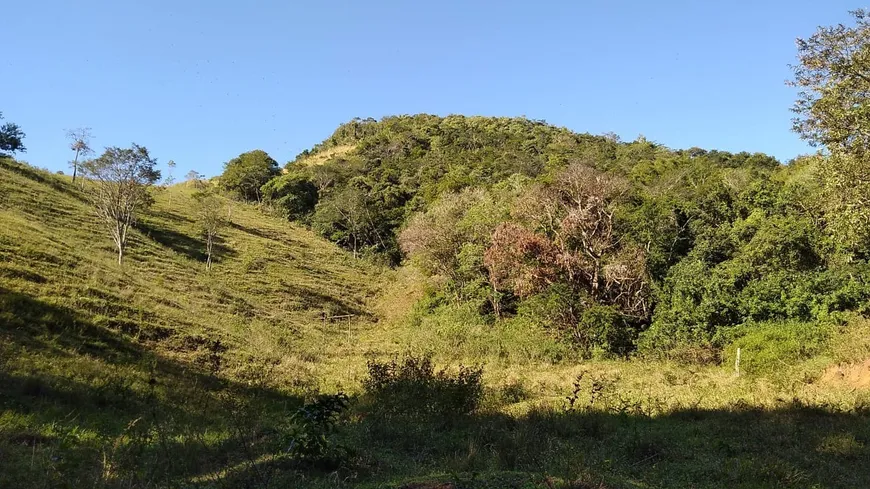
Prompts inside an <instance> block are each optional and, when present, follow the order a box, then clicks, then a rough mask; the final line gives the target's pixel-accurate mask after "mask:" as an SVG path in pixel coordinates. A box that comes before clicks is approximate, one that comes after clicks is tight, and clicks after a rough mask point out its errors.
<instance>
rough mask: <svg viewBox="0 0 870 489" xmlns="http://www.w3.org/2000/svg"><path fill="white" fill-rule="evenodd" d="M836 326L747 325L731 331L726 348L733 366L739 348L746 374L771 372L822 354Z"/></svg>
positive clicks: (805, 324)
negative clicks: (731, 337) (730, 337)
mask: <svg viewBox="0 0 870 489" xmlns="http://www.w3.org/2000/svg"><path fill="white" fill-rule="evenodd" d="M834 330H835V327H834V326H833V325H831V324H828V323H808V322H798V321H787V322H771V323H756V324H746V325H743V326H740V327H739V328H736V329H735V330H734V331H733V338H734V339H733V340H732V341H731V343H730V344H729V345H728V346H727V347H726V348H725V353H726V358H725V361H726V363H727V364H733V363H734V360H735V356H736V353H737V349H738V348H740V370H741V372H746V373H749V374H765V373H773V372H775V371H777V370H781V369H782V368H783V367H788V366H792V365H795V364H796V363H797V362H799V361H801V360H806V359H809V358H812V357H813V356H815V355H818V354H819V353H821V352H823V351H824V350H825V348H827V346H828V340H830V338H831V336H832V335H833V333H834Z"/></svg>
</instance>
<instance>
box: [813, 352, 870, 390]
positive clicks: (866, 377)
mask: <svg viewBox="0 0 870 489" xmlns="http://www.w3.org/2000/svg"><path fill="white" fill-rule="evenodd" d="M821 380H822V382H824V383H826V384H838V385H845V386H848V387H852V388H853V389H870V358H868V359H867V360H864V361H863V362H856V363H846V364H840V365H834V366H833V367H829V368H828V369H827V370H825V373H824V374H823V375H822V379H821Z"/></svg>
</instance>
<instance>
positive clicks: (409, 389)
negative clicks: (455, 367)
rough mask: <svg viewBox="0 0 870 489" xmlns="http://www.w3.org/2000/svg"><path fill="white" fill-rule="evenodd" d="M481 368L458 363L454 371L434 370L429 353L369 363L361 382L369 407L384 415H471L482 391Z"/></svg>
mask: <svg viewBox="0 0 870 489" xmlns="http://www.w3.org/2000/svg"><path fill="white" fill-rule="evenodd" d="M482 375H483V369H482V368H480V367H466V366H460V367H459V371H458V372H457V373H455V374H451V373H449V372H448V371H447V370H446V369H444V370H439V371H436V370H435V368H434V366H433V365H432V359H431V357H430V356H428V355H426V356H419V357H418V356H413V355H409V356H407V357H405V358H404V359H403V360H402V361H401V362H399V361H396V360H391V361H388V362H379V361H375V360H371V361H369V362H368V377H367V378H366V379H365V380H364V381H363V387H364V388H365V392H366V396H367V397H368V401H369V402H370V408H371V410H372V412H373V413H374V414H376V415H379V416H383V417H393V416H399V417H432V416H456V415H465V414H470V413H471V412H473V411H474V410H475V409H477V407H478V405H479V404H480V400H481V396H482V393H483V384H482V383H481V376H482Z"/></svg>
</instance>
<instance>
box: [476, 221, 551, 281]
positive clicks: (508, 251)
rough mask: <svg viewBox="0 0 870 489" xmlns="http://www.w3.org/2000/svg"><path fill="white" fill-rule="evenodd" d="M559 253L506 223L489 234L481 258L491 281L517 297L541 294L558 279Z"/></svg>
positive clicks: (524, 229)
mask: <svg viewBox="0 0 870 489" xmlns="http://www.w3.org/2000/svg"><path fill="white" fill-rule="evenodd" d="M559 255H560V254H559V250H558V249H557V248H556V247H555V246H554V245H553V243H552V242H551V241H550V240H548V239H547V238H545V237H543V236H540V235H538V234H535V233H533V232H532V231H529V230H528V229H526V228H524V227H522V226H518V225H517V224H514V223H510V222H506V223H503V224H501V225H500V226H499V227H498V228H496V230H495V232H494V233H493V234H492V245H491V246H490V247H489V249H488V250H486V253H485V254H484V264H485V265H486V267H487V269H488V270H489V273H490V280H491V281H492V283H493V285H495V287H496V288H499V289H509V290H511V291H513V292H514V293H515V294H516V295H518V296H520V297H528V296H530V295H532V294H535V293H536V292H540V291H541V290H542V289H544V288H545V287H547V286H548V285H550V284H552V283H553V282H555V281H556V280H557V279H558V278H559V275H560V271H561V270H560V263H559V261H560V256H559Z"/></svg>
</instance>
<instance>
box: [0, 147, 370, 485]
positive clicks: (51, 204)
mask: <svg viewBox="0 0 870 489" xmlns="http://www.w3.org/2000/svg"><path fill="white" fill-rule="evenodd" d="M191 193H192V189H189V188H186V187H184V186H176V187H173V188H170V189H168V190H162V191H158V192H157V193H156V204H155V205H154V206H153V208H151V209H150V210H149V211H147V212H146V213H144V214H143V215H142V216H141V217H140V219H139V224H138V225H137V227H136V231H135V233H134V234H133V236H132V238H131V242H130V244H129V250H130V253H129V256H128V259H127V260H126V261H125V263H124V265H123V267H120V268H119V267H118V266H117V264H116V263H113V260H112V256H113V255H114V250H113V248H112V243H111V240H110V239H109V238H108V234H107V232H106V231H105V230H104V229H103V228H102V227H101V225H100V223H99V222H98V221H97V220H96V218H95V217H94V215H93V212H92V211H91V208H90V207H89V204H88V203H87V200H86V196H85V194H84V193H83V192H82V191H81V189H80V188H78V186H76V185H73V184H72V183H71V182H70V181H69V180H68V179H66V178H64V177H58V176H55V175H50V174H47V173H44V172H41V171H39V170H35V169H33V168H31V167H28V166H25V165H19V164H17V163H14V162H12V161H11V160H2V159H0V323H2V328H0V377H2V378H0V384H2V385H3V389H2V394H3V395H2V399H0V402H2V408H3V415H2V416H0V459H3V460H4V461H7V462H11V464H10V465H7V467H11V466H14V467H16V469H20V470H13V471H9V470H5V469H4V470H3V471H2V472H3V474H2V475H0V487H27V486H28V484H31V483H32V484H33V485H34V487H37V486H40V485H41V484H43V483H47V484H49V485H51V486H53V487H59V486H61V485H63V484H68V485H69V486H70V487H84V486H89V485H91V484H93V483H94V482H93V481H94V480H98V479H101V478H102V479H105V481H111V480H112V477H111V476H110V474H109V475H107V474H101V473H100V470H102V471H103V472H105V471H109V470H111V468H110V467H108V466H107V464H110V465H111V464H112V463H115V465H118V464H120V462H111V460H109V461H105V460H104V461H102V462H100V458H101V457H103V456H106V457H110V458H111V454H106V453H100V452H101V451H104V450H103V449H102V448H101V447H103V446H104V445H105V444H106V440H107V439H108V440H109V441H110V442H111V441H112V440H114V439H115V437H120V436H122V434H123V433H125V429H127V428H129V427H128V423H133V422H134V421H135V420H137V419H140V418H142V417H143V416H146V415H148V414H149V413H150V414H152V415H154V416H161V417H162V416H167V417H168V418H172V423H177V424H178V426H176V427H175V428H173V430H176V431H174V435H175V436H180V435H178V432H177V430H199V428H198V427H203V428H202V430H203V432H204V431H205V430H210V431H211V432H212V436H217V437H218V438H221V437H225V436H228V435H227V433H226V432H222V431H221V426H226V423H225V421H226V419H225V418H226V413H225V412H220V409H227V404H226V402H222V401H220V399H218V398H217V397H219V396H224V395H225V392H226V390H227V389H242V390H240V391H238V392H236V394H234V395H233V396H230V397H232V399H233V402H242V401H244V402H248V401H250V400H251V399H252V398H253V397H252V395H251V393H250V392H248V393H246V392H247V391H246V390H244V389H248V388H252V387H256V388H257V389H265V390H268V391H270V392H275V393H278V392H284V393H286V392H288V391H289V390H291V389H292V390H294V391H295V392H305V391H306V390H307V391H312V390H317V389H319V388H321V386H320V385H319V382H320V380H319V379H324V378H330V376H329V375H325V371H327V370H329V369H335V368H337V369H341V368H343V364H342V362H341V360H342V359H343V358H344V357H343V355H344V353H345V350H346V348H347V346H348V344H347V340H348V331H349V330H351V329H353V328H356V327H358V326H360V325H365V324H368V322H369V321H371V320H372V319H373V318H372V316H371V313H370V312H369V309H368V305H367V304H368V300H369V298H370V297H371V296H372V293H373V287H374V285H375V284H376V283H377V273H376V270H374V269H372V268H370V267H367V266H365V265H364V264H362V263H361V262H359V261H355V260H353V259H352V258H351V257H350V256H348V254H347V253H345V252H344V251H342V250H339V249H338V248H336V247H335V246H334V245H332V244H330V243H327V242H325V241H323V240H322V239H320V238H317V237H316V236H314V235H313V234H312V233H311V232H309V231H305V230H302V229H300V228H297V227H294V226H292V225H288V224H287V223H286V221H282V220H280V219H275V218H270V217H267V216H265V215H263V214H262V213H260V212H259V211H258V210H256V209H254V208H252V207H249V206H246V205H243V204H238V203H234V202H232V201H227V206H228V207H227V210H228V214H229V217H230V220H231V222H232V224H231V226H230V227H229V228H227V229H226V230H225V231H224V232H223V241H222V243H221V245H220V247H219V248H218V257H217V263H216V264H215V266H214V267H213V268H212V270H211V271H210V272H208V273H207V272H206V270H205V264H204V256H203V250H204V248H203V246H202V244H201V240H200V239H199V238H198V237H197V235H196V228H195V225H194V223H193V222H192V215H191V204H192V199H191ZM351 315H352V316H351ZM332 316H348V318H347V319H345V320H342V321H337V322H333V321H331V320H330V319H329V318H331V317H332ZM356 363H357V364H359V363H361V362H356ZM339 378H341V377H339ZM243 388H244V389H243ZM275 395H277V396H279V397H281V398H284V397H286V396H284V395H283V394H275ZM216 396H217V397H216ZM192 398H196V399H199V400H200V401H201V404H195V403H194V404H195V405H196V407H195V408H194V407H193V406H191V399H192ZM228 399H229V397H228ZM294 399H295V398H286V399H285V404H284V405H283V406H282V409H283V408H286V403H287V402H291V406H292V405H293V404H292V403H293V402H295V401H294ZM200 409H201V410H202V411H201V414H202V417H199V416H194V417H192V418H190V419H187V420H186V421H182V420H181V419H180V418H179V416H181V417H183V416H182V414H181V413H187V414H190V415H195V414H197V413H196V410H200ZM173 413H174V414H173ZM211 414H213V415H214V417H211ZM167 422H169V421H167ZM71 437H72V438H71ZM118 440H119V442H120V440H121V438H118ZM109 444H110V446H111V443H109ZM67 445H69V446H72V447H74V448H75V450H73V452H74V453H75V454H77V455H69V454H67V455H64V457H63V460H62V461H61V462H57V461H54V460H53V457H55V456H56V453H57V451H58V450H60V449H61V448H62V447H65V446H67ZM203 455H204V456H205V454H203ZM77 456H80V457H81V459H78V460H76V457H77ZM189 462H190V463H191V464H196V463H199V462H198V460H197V459H195V458H194V459H191V460H190V461H189ZM58 464H60V465H64V464H67V466H66V467H59V466H58ZM4 465H6V464H5V463H4ZM28 467H29V469H28ZM100 467H102V468H100ZM128 468H129V467H128ZM115 470H120V469H117V468H116V469H115ZM178 470H179V471H184V470H183V469H181V468H179V469H178ZM51 474H55V476H56V477H58V478H57V479H53V480H52V481H51V482H48V481H46V480H45V479H44V477H45V476H46V475H51ZM171 475H173V474H169V475H167V477H169V476H171Z"/></svg>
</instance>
